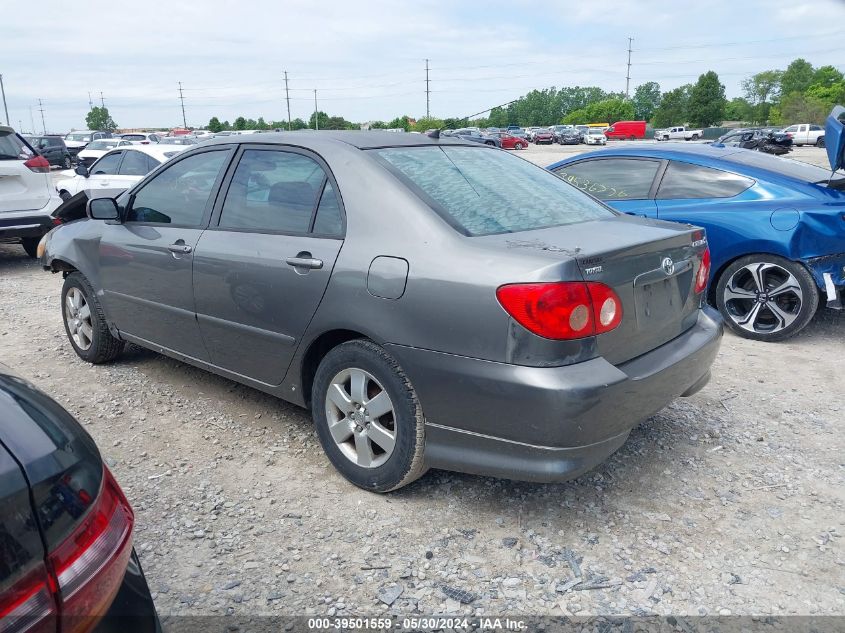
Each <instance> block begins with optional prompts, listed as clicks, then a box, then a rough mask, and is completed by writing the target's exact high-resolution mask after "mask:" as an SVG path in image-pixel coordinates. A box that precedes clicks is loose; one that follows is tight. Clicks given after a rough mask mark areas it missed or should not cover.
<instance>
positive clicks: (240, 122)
mask: <svg viewBox="0 0 845 633" xmlns="http://www.w3.org/2000/svg"><path fill="white" fill-rule="evenodd" d="M232 129H234V130H248V129H249V128H248V127H247V126H246V119H245V118H243V117H242V116H239V117H238V118H237V119H235V123H234V125H233V126H232Z"/></svg>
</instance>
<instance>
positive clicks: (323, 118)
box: [308, 110, 329, 130]
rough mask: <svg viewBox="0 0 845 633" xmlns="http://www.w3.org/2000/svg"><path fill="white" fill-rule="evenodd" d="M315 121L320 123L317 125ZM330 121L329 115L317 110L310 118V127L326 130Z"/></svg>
mask: <svg viewBox="0 0 845 633" xmlns="http://www.w3.org/2000/svg"><path fill="white" fill-rule="evenodd" d="M315 123H317V124H319V125H315ZM328 123H329V115H328V114H326V113H325V112H323V111H322V110H320V111H319V112H315V113H314V114H312V115H311V116H310V117H309V118H308V127H309V128H311V129H312V130H313V129H319V130H325V129H327V128H326V125H328Z"/></svg>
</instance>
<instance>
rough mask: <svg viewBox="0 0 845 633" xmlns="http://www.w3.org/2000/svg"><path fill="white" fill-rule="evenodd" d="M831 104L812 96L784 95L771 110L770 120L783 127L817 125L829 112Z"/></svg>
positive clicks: (795, 93)
mask: <svg viewBox="0 0 845 633" xmlns="http://www.w3.org/2000/svg"><path fill="white" fill-rule="evenodd" d="M830 108H831V104H830V102H828V101H825V100H824V99H820V98H819V97H815V96H812V95H805V94H801V93H800V92H792V93H790V94H788V95H786V96H785V97H784V98H783V99H782V100H781V102H780V105H779V106H777V107H776V108H772V110H771V113H772V119H773V120H774V121H777V122H778V123H780V124H783V125H791V124H793V123H819V124H824V120H825V118H826V117H827V114H828V112H830Z"/></svg>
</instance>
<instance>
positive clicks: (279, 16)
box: [0, 0, 845, 132]
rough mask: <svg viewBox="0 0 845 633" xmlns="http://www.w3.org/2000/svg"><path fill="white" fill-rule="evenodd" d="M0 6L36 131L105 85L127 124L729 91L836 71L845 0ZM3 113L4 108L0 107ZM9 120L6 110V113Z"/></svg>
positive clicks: (10, 89)
mask: <svg viewBox="0 0 845 633" xmlns="http://www.w3.org/2000/svg"><path fill="white" fill-rule="evenodd" d="M6 4H7V6H6V7H4V9H3V29H2V32H3V36H2V38H0V73H1V74H2V75H3V79H4V82H5V86H6V99H7V101H8V106H9V118H10V119H11V123H12V125H13V126H15V127H18V125H19V121H20V122H21V124H22V128H23V129H24V130H29V129H30V128H31V124H30V107H32V119H33V120H34V122H35V129H36V131H39V132H40V131H41V113H40V112H39V111H38V99H39V98H41V99H42V101H43V104H44V106H43V107H44V118H45V121H46V127H47V129H48V131H54V132H63V131H67V130H69V129H71V128H82V127H84V125H85V114H86V113H87V111H88V93H89V91H90V92H91V96H92V98H93V100H94V102H95V103H99V101H100V91H102V92H103V95H104V96H105V103H106V106H107V107H108V108H109V111H110V113H111V114H112V117H113V118H114V119H115V121H117V123H118V125H120V126H121V127H141V126H150V127H161V126H175V125H181V122H182V114H181V109H180V105H179V98H178V86H177V82H179V81H181V82H182V84H183V86H184V88H185V92H184V94H185V109H186V111H187V119H188V124H189V125H195V126H200V125H205V124H206V123H207V122H208V120H209V118H210V117H212V116H217V117H219V118H220V120H221V121H222V120H224V119H228V120H230V121H232V120H234V118H235V117H237V116H239V115H243V116H246V117H248V118H249V117H252V118H257V117H259V116H263V117H264V118H265V119H268V120H269V119H276V120H281V119H285V118H286V116H287V114H286V109H285V103H284V84H283V82H282V72H283V71H284V70H287V71H288V73H289V77H290V88H291V114H292V116H293V117H294V118H295V117H301V118H303V119H306V120H307V118H308V117H309V116H310V115H311V113H312V112H313V110H314V94H313V89H314V88H317V98H318V103H319V107H320V110H323V111H325V112H327V113H329V114H330V115H341V116H344V117H345V118H347V119H349V120H352V121H366V120H371V119H382V120H388V119H391V118H393V117H394V116H398V115H402V114H408V115H410V116H413V117H419V116H423V115H424V114H425V81H424V80H425V62H424V58H429V59H430V60H431V61H430V66H431V72H430V77H431V91H432V92H431V113H432V115H433V116H439V117H446V116H463V115H469V114H473V113H475V112H478V111H480V110H483V109H484V108H489V107H491V106H493V105H497V104H500V103H504V102H507V101H510V100H512V99H515V98H517V97H519V96H520V95H522V94H525V93H526V92H528V91H529V90H531V89H532V88H545V87H549V86H557V87H560V86H566V85H582V86H583V85H597V86H600V87H602V88H604V89H605V90H624V89H625V71H626V57H627V52H626V48H627V37H628V36H632V37H634V38H635V39H634V43H633V49H634V52H633V55H632V67H631V90H632V91H633V89H634V87H635V86H637V85H638V84H640V83H643V82H646V81H657V82H658V83H660V87H661V89H662V90H664V91H666V90H668V89H670V88H673V87H676V86H679V85H681V84H684V83H688V82H691V81H695V79H696V78H697V77H698V75H699V74H700V73H702V72H705V71H707V70H715V71H716V72H717V73H719V77H720V78H721V80H722V82H723V83H724V84H725V85H726V88H727V93H728V97H733V96H739V95H740V94H741V91H740V82H741V81H742V79H743V78H745V77H747V76H748V75H751V74H753V73H754V72H757V71H760V70H765V69H769V68H784V67H786V65H787V64H788V63H789V62H790V61H791V60H792V59H794V58H796V57H804V58H805V59H807V60H808V61H809V62H810V63H812V64H813V65H815V66H821V65H825V64H832V65H834V66H837V67H838V68H839V69H840V70H843V71H845V2H843V1H842V0H814V1H813V2H808V1H800V0H766V1H759V2H758V1H749V0H745V1H741V2H737V1H736V0H734V1H729V0H708V1H707V2H695V3H678V2H669V1H664V0H643V1H638V2H630V1H622V0H590V1H589V2H587V1H585V0H580V1H578V2H548V1H545V2H539V1H538V2H535V1H528V0H510V1H508V2H505V1H502V0H486V1H483V2H481V1H465V2H457V1H455V0H416V1H415V2H414V3H410V2H397V1H395V0H370V1H357V2H356V1H353V0H347V1H337V0H323V1H322V2H314V1H305V0H285V1H284V2H278V1H275V2H274V1H265V0H241V1H240V2H225V1H222V0H204V1H203V2H196V1H194V2H191V1H190V0H187V1H183V2H174V1H173V0H166V1H165V0H143V1H140V2H131V1H130V2H114V0H110V1H109V2H105V1H100V0H93V1H88V2H74V3H68V2H59V1H58V0H40V1H38V2H20V1H17V2H12V1H11V0H8V2H7V3H6ZM0 117H3V114H2V112H0ZM3 118H5V117H3Z"/></svg>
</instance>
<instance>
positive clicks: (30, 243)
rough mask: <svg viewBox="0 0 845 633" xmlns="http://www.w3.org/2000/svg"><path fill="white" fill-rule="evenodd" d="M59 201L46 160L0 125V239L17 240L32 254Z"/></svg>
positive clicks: (12, 131)
mask: <svg viewBox="0 0 845 633" xmlns="http://www.w3.org/2000/svg"><path fill="white" fill-rule="evenodd" d="M61 203H62V200H61V198H59V196H58V195H57V194H56V190H55V189H54V188H53V185H52V182H51V179H50V163H49V162H47V159H46V158H44V157H43V156H39V155H38V154H36V152H35V150H33V149H32V147H30V145H29V143H27V142H26V141H25V140H24V139H23V138H22V137H21V136H20V135H19V134H17V133H16V132H15V130H14V129H12V128H10V127H8V126H5V125H0V240H2V241H6V240H9V239H11V240H14V241H19V242H20V243H21V244H22V245H23V247H24V250H26V252H27V255H29V256H30V257H35V255H36V249H37V247H38V242H39V240H40V239H41V237H42V236H43V235H44V234H45V233H47V232H48V231H49V230H50V229H51V228H53V218H52V217H51V214H52V213H53V211H54V210H55V209H56V207H58V206H59V205H60V204H61Z"/></svg>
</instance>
